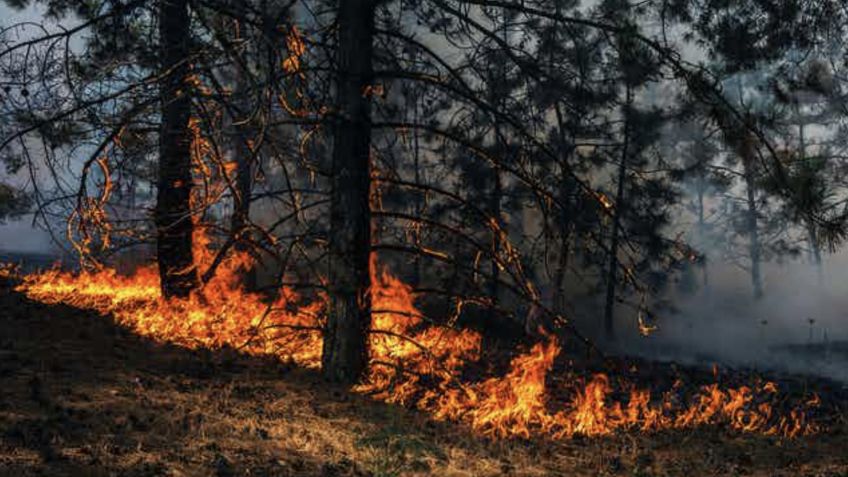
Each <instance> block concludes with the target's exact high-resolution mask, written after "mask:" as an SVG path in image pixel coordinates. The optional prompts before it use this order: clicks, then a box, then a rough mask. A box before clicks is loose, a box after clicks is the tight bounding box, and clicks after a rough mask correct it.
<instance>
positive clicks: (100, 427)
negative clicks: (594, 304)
mask: <svg viewBox="0 0 848 477" xmlns="http://www.w3.org/2000/svg"><path fill="white" fill-rule="evenodd" d="M0 288H2V289H1V290H0V383H2V385H0V475H11V476H15V477H25V476H31V475H45V476H61V475H68V476H110V475H115V476H125V475H126V476H159V475H169V476H194V475H198V476H200V475H214V476H230V475H232V476H239V475H253V476H360V475H362V476H366V475H368V476H401V475H439V476H451V475H455V476H489V475H492V476H494V475H515V476H547V475H563V476H584V475H585V476H595V475H632V476H636V475H638V476H664V475H686V476H690V477H691V476H702V475H757V476H778V475H780V476H804V475H809V476H848V438H846V436H845V434H844V433H839V432H837V433H833V434H829V435H825V436H817V437H812V438H804V439H799V440H794V441H781V440H776V439H770V438H763V437H757V436H739V435H735V434H730V433H727V432H726V431H721V430H717V429H699V430H697V431H687V432H669V433H662V434H658V435H648V436H646V435H638V434H635V433H627V434H621V435H617V436H614V437H610V438H605V439H574V440H570V441H563V442H548V441H541V440H540V441H507V442H490V441H487V440H486V439H482V438H480V437H478V436H474V435H472V434H471V433H469V432H468V430H467V429H465V428H463V427H462V426H458V425H453V424H449V423H438V422H433V421H431V420H429V419H428V418H427V416H425V415H422V414H420V413H416V412H412V411H408V410H405V409H401V408H398V407H394V406H390V405H386V404H382V403H378V402H374V401H371V400H368V399H367V398H366V397H363V396H359V395H355V394H351V393H349V392H347V391H345V390H344V389H340V388H333V387H328V386H327V385H326V384H325V383H323V382H321V381H320V379H319V378H318V377H317V376H315V375H314V374H313V373H310V372H308V371H304V370H299V369H293V368H292V367H290V366H285V365H284V364H280V363H278V362H272V361H269V360H262V359H257V358H249V357H244V356H239V355H236V354H234V353H231V352H226V351H217V352H209V351H190V350H185V349H181V348H176V347H172V346H167V345H160V344H156V343H153V342H150V341H147V340H144V339H140V338H138V337H137V336H134V335H132V334H130V333H128V332H126V331H125V330H122V329H120V328H118V327H115V326H114V325H113V324H112V323H111V322H110V321H109V320H108V319H107V318H104V317H98V316H93V315H92V314H91V313H88V312H83V311H80V310H75V309H72V308H68V307H62V306H50V307H48V306H44V305H40V304H38V303H34V302H30V301H28V300H27V299H25V298H24V297H22V296H20V295H18V294H15V293H12V292H10V291H9V289H8V287H0ZM837 431H839V429H837Z"/></svg>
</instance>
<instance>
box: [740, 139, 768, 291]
mask: <svg viewBox="0 0 848 477" xmlns="http://www.w3.org/2000/svg"><path fill="white" fill-rule="evenodd" d="M750 142H751V139H750V138H748V139H745V144H744V145H743V151H742V167H743V168H744V173H745V188H746V193H747V197H746V199H747V205H748V211H747V213H746V217H745V218H746V222H747V228H748V253H749V255H750V258H751V286H752V288H753V290H754V299H757V300H758V299H760V298H762V297H763V278H762V272H761V271H760V261H761V249H760V231H759V227H758V226H757V197H756V184H755V183H754V164H753V161H754V153H753V151H752V147H753V146H752V145H751V144H750Z"/></svg>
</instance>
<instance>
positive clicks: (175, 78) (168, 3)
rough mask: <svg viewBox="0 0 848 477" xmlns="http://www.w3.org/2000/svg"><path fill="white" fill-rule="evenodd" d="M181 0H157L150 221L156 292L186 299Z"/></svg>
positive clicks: (189, 269)
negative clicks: (158, 66) (156, 117)
mask: <svg viewBox="0 0 848 477" xmlns="http://www.w3.org/2000/svg"><path fill="white" fill-rule="evenodd" d="M189 21H190V20H189V13H188V2H187V0H162V1H161V2H159V41H160V44H161V46H160V54H161V61H162V70H163V74H162V79H161V80H160V83H159V89H160V101H161V108H162V124H161V127H160V131H159V170H158V176H159V177H158V186H157V194H156V208H155V210H154V222H155V224H156V233H157V236H156V239H157V241H156V251H157V259H158V263H159V278H160V282H161V285H160V286H161V289H162V295H163V296H164V297H166V298H170V297H186V296H188V295H189V293H191V291H192V290H194V289H195V288H196V287H197V286H198V283H199V281H198V276H197V267H196V265H195V263H194V257H193V254H192V232H193V230H194V224H193V223H192V215H191V187H192V178H191V137H190V134H189V129H188V126H189V119H190V114H191V98H190V96H189V94H188V85H187V84H186V78H187V77H188V75H189V73H190V71H189V70H190V65H189V56H190V53H191V50H190V45H189V43H190V41H191V40H190V36H189V31H190V25H189Z"/></svg>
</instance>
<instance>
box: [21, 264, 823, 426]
mask: <svg viewBox="0 0 848 477" xmlns="http://www.w3.org/2000/svg"><path fill="white" fill-rule="evenodd" d="M203 255H204V256H203V257H198V259H199V260H201V261H209V260H211V254H209V256H206V255H207V254H203ZM245 263H246V262H245V258H244V257H240V256H238V255H237V254H236V255H234V257H233V258H231V259H227V260H225V262H224V263H223V264H222V265H221V267H220V268H219V272H218V275H217V277H216V278H214V279H212V280H211V281H210V282H209V283H208V284H207V285H206V286H205V288H204V289H203V290H201V291H199V292H196V293H195V294H193V295H192V296H191V297H190V299H188V300H185V301H177V300H171V301H168V300H164V299H162V298H160V296H159V288H158V276H157V274H156V271H155V269H154V267H152V266H148V267H143V268H141V269H139V270H138V271H137V272H136V273H134V274H133V275H131V276H121V275H118V274H117V273H116V272H115V271H113V270H110V269H104V270H101V271H97V272H89V273H82V274H79V275H75V274H71V273H66V272H61V271H58V270H52V271H46V272H43V273H38V274H32V275H28V276H25V277H23V283H22V284H21V285H20V286H19V290H20V291H22V292H24V293H25V294H26V295H27V296H28V297H30V298H31V299H34V300H37V301H40V302H44V303H49V304H55V303H64V304H70V305H73V306H76V307H80V308H84V309H91V310H95V311H97V312H99V313H104V314H111V315H112V316H113V317H114V319H115V320H117V321H118V322H119V323H120V324H121V325H123V326H126V327H128V328H130V329H132V330H133V331H134V332H137V333H139V334H141V335H144V336H147V337H150V338H152V339H154V340H158V341H162V342H170V343H175V344H178V345H180V346H185V347H189V348H196V347H207V348H221V347H230V348H234V349H237V350H239V351H241V352H245V353H249V354H253V355H272V356H275V357H277V358H279V359H281V360H291V361H294V362H295V363H297V364H298V365H300V366H304V367H311V368H317V367H320V363H321V356H320V355H321V335H320V329H321V325H322V322H323V319H322V314H323V308H324V306H325V303H324V302H325V299H324V298H319V299H316V300H312V301H311V302H308V301H306V300H304V299H303V298H302V297H301V296H299V295H298V294H297V293H296V292H294V291H292V290H290V289H287V288H284V289H282V290H280V293H279V296H278V297H277V298H276V299H275V300H274V301H273V302H272V303H270V304H269V303H267V302H266V301H263V299H262V297H260V296H259V295H257V294H252V293H247V292H245V291H243V290H242V289H241V288H240V287H239V286H238V285H237V283H238V282H237V280H236V279H235V278H234V277H235V276H236V273H237V272H238V269H239V267H241V266H243V265H244V264H245ZM371 272H372V281H373V288H372V300H373V308H374V323H373V330H372V334H371V350H372V351H371V352H372V366H371V368H370V371H369V375H368V376H367V379H366V381H365V383H364V384H361V385H359V386H358V387H356V390H357V391H359V392H362V393H365V394H368V395H370V396H372V397H374V398H376V399H379V400H382V401H385V402H389V403H398V404H402V405H405V406H412V407H415V408H418V409H421V410H423V411H426V412H428V413H431V414H432V415H433V416H434V417H435V418H436V419H447V420H453V421H459V422H465V423H467V424H469V425H470V426H471V427H472V428H473V429H474V430H475V431H477V432H479V433H481V434H483V435H486V436H489V437H492V438H510V437H521V438H530V437H533V436H536V435H539V436H548V437H553V438H565V437H571V436H574V435H578V434H580V435H587V436H600V435H608V434H611V433H613V432H616V431H618V430H635V431H648V432H650V431H659V430H664V429H682V428H694V427H697V426H703V425H718V426H726V427H727V428H729V429H732V430H734V431H739V432H750V433H758V434H763V435H774V436H782V437H796V436H801V435H809V434H813V433H817V432H819V431H821V430H823V426H822V425H821V424H819V423H817V422H815V421H814V420H813V419H812V418H811V417H810V415H811V413H812V412H813V411H814V410H815V409H816V408H817V407H818V406H819V405H820V399H819V397H818V396H817V395H815V394H813V395H811V396H809V397H808V399H807V400H806V401H802V402H798V403H797V404H795V405H794V406H793V407H791V408H788V411H786V412H784V409H787V408H786V406H785V405H781V404H779V403H782V402H783V401H785V397H782V396H781V395H780V393H779V391H778V388H777V385H776V384H775V383H772V382H768V381H765V382H759V383H756V384H752V385H750V386H748V385H743V386H738V387H721V386H720V385H719V384H717V383H714V384H710V385H705V386H702V387H701V388H699V389H698V390H697V391H696V392H694V393H691V392H690V393H687V392H685V391H684V389H683V388H684V387H685V386H684V383H682V382H680V381H679V380H678V381H677V382H676V383H675V384H674V386H673V387H672V389H668V390H664V391H661V392H658V391H657V390H651V389H639V388H637V387H635V386H634V385H633V384H631V383H627V382H626V380H625V379H623V378H622V379H615V377H612V378H611V377H610V376H608V375H606V374H594V375H592V376H589V377H588V378H587V379H585V381H584V383H583V384H580V385H576V386H574V387H573V389H572V390H571V391H570V392H569V394H570V396H571V397H570V398H568V399H565V400H559V401H561V402H557V400H555V399H553V398H552V396H553V395H555V394H556V395H560V394H562V393H559V392H557V393H555V392H553V391H554V390H552V389H550V388H549V384H548V381H549V379H548V378H549V374H551V372H552V370H553V369H554V363H555V361H556V359H557V356H558V355H559V354H560V351H561V348H560V345H559V343H558V342H557V340H556V339H555V338H553V337H551V338H549V339H548V340H547V341H546V342H543V343H537V344H536V345H535V346H533V347H532V348H530V349H529V350H528V351H527V352H525V353H524V354H520V355H518V356H516V357H515V358H513V360H512V362H511V364H510V369H509V371H508V372H507V373H506V374H505V375H503V376H494V377H490V378H488V379H484V380H481V381H476V382H471V381H469V380H466V379H463V378H462V369H463V366H464V365H465V364H466V363H469V362H472V361H474V360H476V359H477V358H478V357H479V352H480V343H481V337H480V335H479V334H478V333H477V332H475V331H471V330H455V329H450V328H446V327H439V326H430V325H426V324H425V323H424V317H423V316H422V315H421V313H420V312H419V310H418V309H417V308H416V306H415V296H414V294H413V291H412V288H411V287H409V286H408V285H406V284H404V283H403V282H401V281H400V280H398V279H397V278H396V277H394V276H393V275H392V274H391V273H389V271H388V270H386V269H385V268H383V267H381V266H380V265H378V264H377V263H376V260H375V259H374V257H372V264H371ZM619 390H624V391H626V392H624V393H622V392H618V391H619ZM687 394H688V395H687Z"/></svg>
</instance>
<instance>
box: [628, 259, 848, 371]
mask: <svg viewBox="0 0 848 477" xmlns="http://www.w3.org/2000/svg"><path fill="white" fill-rule="evenodd" d="M706 255H707V262H706V267H707V268H706V270H702V269H696V270H694V275H695V279H696V280H697V281H698V285H697V287H696V289H695V290H691V291H688V292H686V291H681V290H680V289H679V288H678V289H674V290H670V291H669V293H668V294H667V296H665V297H664V298H665V299H667V300H669V301H670V302H671V303H673V304H674V309H672V310H668V311H664V312H661V313H660V314H659V316H658V319H657V322H656V324H657V325H658V329H657V330H656V331H655V332H654V333H653V334H651V335H650V336H648V337H643V336H640V335H639V334H638V333H637V332H636V329H635V328H636V327H635V326H633V325H632V321H635V320H634V318H633V316H632V315H633V314H634V312H633V311H632V310H624V309H620V310H619V320H620V324H621V326H620V327H621V328H623V329H622V335H623V336H622V339H621V340H620V342H619V343H617V344H616V346H615V350H616V352H620V353H625V354H636V355H639V356H642V357H646V358H650V359H654V360H661V361H676V362H681V363H685V364H692V365H704V366H709V365H712V364H713V363H721V364H725V365H730V366H733V367H740V368H753V369H756V370H764V371H777V372H787V373H793V374H810V375H816V376H821V377H827V378H831V379H836V380H839V381H843V382H848V319H846V318H848V316H846V315H848V309H846V304H848V303H846V302H848V300H846V298H845V293H844V284H845V283H848V254H846V253H845V252H842V251H840V252H838V253H835V254H830V255H824V256H823V265H822V268H821V269H819V268H818V267H816V266H815V265H814V264H812V263H810V262H809V261H807V260H805V259H804V258H797V259H791V260H788V259H785V258H784V259H783V260H781V261H779V262H777V261H772V262H765V263H763V275H764V280H765V296H763V297H762V298H760V299H757V300H755V299H754V298H753V291H752V285H751V278H750V275H749V273H748V271H747V270H744V269H742V268H740V267H738V266H736V265H733V264H731V263H728V262H726V261H722V260H721V259H720V254H719V253H718V252H716V251H715V250H711V251H707V254H706ZM703 272H705V273H706V276H707V277H708V283H707V284H705V283H704V274H703Z"/></svg>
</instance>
